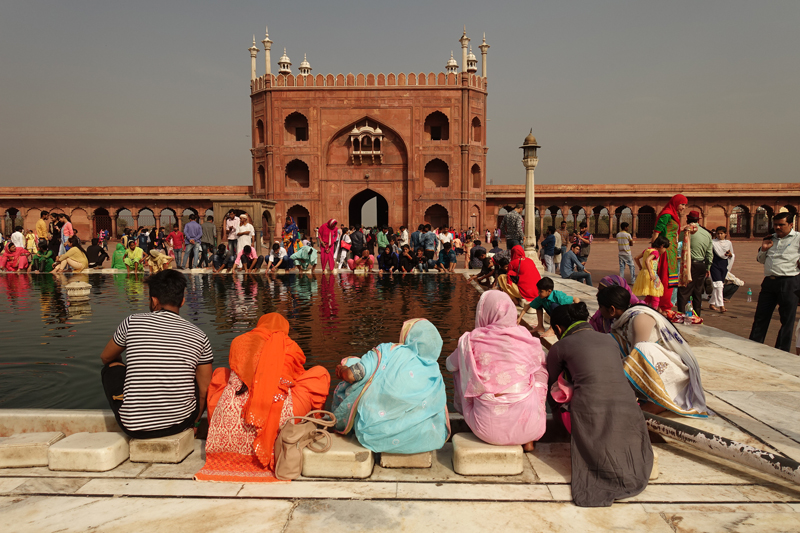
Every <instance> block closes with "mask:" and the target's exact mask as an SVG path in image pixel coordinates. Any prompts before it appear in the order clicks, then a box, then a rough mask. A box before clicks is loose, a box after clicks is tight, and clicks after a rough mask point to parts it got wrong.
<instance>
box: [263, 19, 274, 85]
mask: <svg viewBox="0 0 800 533" xmlns="http://www.w3.org/2000/svg"><path fill="white" fill-rule="evenodd" d="M261 44H263V45H264V62H265V63H266V70H264V72H265V73H266V74H272V65H271V64H270V63H272V61H271V60H270V50H272V41H271V40H270V38H269V28H267V27H266V26H265V27H264V40H263V41H261Z"/></svg>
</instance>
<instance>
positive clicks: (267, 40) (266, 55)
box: [261, 26, 486, 74]
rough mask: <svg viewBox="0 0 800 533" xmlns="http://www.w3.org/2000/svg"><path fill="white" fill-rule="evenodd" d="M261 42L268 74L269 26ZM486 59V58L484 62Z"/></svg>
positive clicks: (269, 61) (270, 68) (265, 28)
mask: <svg viewBox="0 0 800 533" xmlns="http://www.w3.org/2000/svg"><path fill="white" fill-rule="evenodd" d="M261 44H263V45H264V63H266V65H267V69H266V70H265V71H264V72H266V73H267V74H272V65H271V63H272V61H271V60H270V53H269V51H270V50H272V41H271V40H270V38H269V28H267V27H266V26H265V27H264V40H263V41H261ZM485 61H486V60H485V59H484V62H485Z"/></svg>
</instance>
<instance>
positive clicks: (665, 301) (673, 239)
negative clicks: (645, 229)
mask: <svg viewBox="0 0 800 533" xmlns="http://www.w3.org/2000/svg"><path fill="white" fill-rule="evenodd" d="M688 203H689V200H687V199H686V197H685V196H684V195H682V194H676V195H675V196H673V197H672V198H671V199H670V201H669V202H668V203H667V205H665V206H664V209H662V210H661V213H659V215H658V220H657V221H656V226H655V229H654V230H653V238H652V239H651V240H650V242H651V243H652V242H653V241H654V240H655V239H656V237H658V236H659V235H662V236H664V237H665V238H666V239H667V241H668V242H669V246H668V247H667V249H666V253H664V254H661V255H660V257H659V258H658V275H659V277H660V279H661V284H662V285H663V286H664V293H663V294H662V295H661V297H660V300H659V302H658V309H660V310H662V311H663V312H667V311H670V310H671V309H672V292H673V289H674V288H675V287H677V286H678V281H679V274H680V272H679V270H678V234H679V233H680V230H681V214H682V213H683V211H684V210H685V209H686V204H688Z"/></svg>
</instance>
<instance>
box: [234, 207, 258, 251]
mask: <svg viewBox="0 0 800 533" xmlns="http://www.w3.org/2000/svg"><path fill="white" fill-rule="evenodd" d="M255 236H256V230H255V228H253V225H252V224H251V223H250V217H249V216H248V215H247V213H242V214H241V215H239V231H238V233H237V234H236V250H237V251H236V253H237V254H238V253H239V250H243V249H244V247H245V246H250V247H253V246H254V242H253V240H254V238H255Z"/></svg>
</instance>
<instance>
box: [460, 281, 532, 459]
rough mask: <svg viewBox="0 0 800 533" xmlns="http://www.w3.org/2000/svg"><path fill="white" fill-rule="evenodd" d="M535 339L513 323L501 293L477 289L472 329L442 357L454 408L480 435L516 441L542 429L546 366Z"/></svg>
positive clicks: (494, 440)
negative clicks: (450, 375) (449, 374)
mask: <svg viewBox="0 0 800 533" xmlns="http://www.w3.org/2000/svg"><path fill="white" fill-rule="evenodd" d="M544 364H545V356H544V351H543V350H542V345H541V343H540V342H539V339H536V338H534V337H533V336H532V335H531V334H530V332H528V330H527V329H525V328H524V327H522V326H518V325H517V309H516V307H515V306H514V302H512V301H511V298H510V297H509V296H508V295H507V294H506V293H504V292H501V291H495V290H489V291H486V292H484V293H483V295H482V296H481V299H480V301H479V302H478V308H477V310H476V312H475V329H474V330H472V331H471V332H467V333H464V334H463V335H462V336H461V338H460V339H459V341H458V348H456V351H454V352H453V353H452V354H450V356H449V357H448V358H447V370H449V371H450V372H453V381H454V388H455V394H454V400H455V407H456V409H457V410H458V411H460V412H461V414H463V415H464V419H465V420H466V421H467V424H468V425H469V427H470V429H472V431H473V433H475V435H477V436H478V437H479V438H480V439H481V440H483V441H485V442H488V443H490V444H496V445H517V444H525V443H527V442H531V441H535V440H538V439H539V438H541V436H542V435H543V434H544V430H545V419H546V412H545V400H546V399H547V369H546V368H545V366H544Z"/></svg>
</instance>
